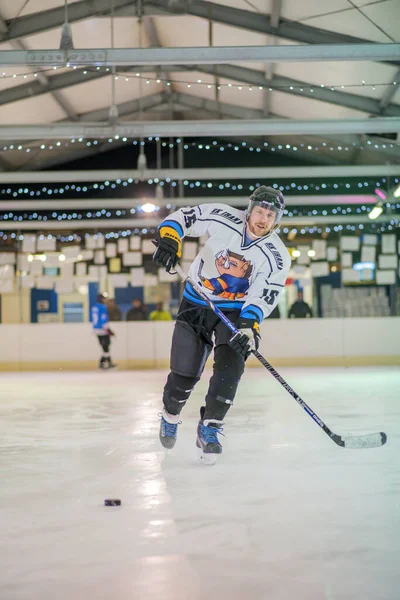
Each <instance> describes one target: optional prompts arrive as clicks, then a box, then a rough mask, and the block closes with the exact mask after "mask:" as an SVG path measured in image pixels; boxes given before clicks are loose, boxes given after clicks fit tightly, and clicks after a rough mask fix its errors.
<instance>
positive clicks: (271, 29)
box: [0, 0, 378, 45]
mask: <svg viewBox="0 0 400 600" xmlns="http://www.w3.org/2000/svg"><path fill="white" fill-rule="evenodd" d="M136 8H137V5H136V3H135V4H134V3H132V0H114V14H115V16H125V15H127V16H137V11H136ZM110 12H111V5H110V1H109V0H81V1H80V2H71V3H69V5H68V20H69V22H70V23H74V22H76V21H80V20H82V19H88V18H92V17H104V16H106V17H109V16H110ZM143 13H144V14H145V15H155V14H165V15H167V14H170V15H182V14H188V15H193V16H196V17H201V18H204V19H207V20H209V18H210V15H211V17H212V19H213V21H214V22H218V23H223V24H225V25H231V26H233V27H238V28H240V29H247V30H249V31H256V32H259V33H264V34H268V35H275V36H277V37H282V38H285V39H289V40H292V41H297V42H300V43H301V44H354V43H369V40H365V39H362V38H356V37H352V36H350V35H345V34H342V33H335V32H333V31H327V30H324V29H318V28H316V27H310V26H309V25H304V24H302V23H297V22H294V21H290V20H288V19H284V18H280V20H279V26H278V27H275V26H274V23H273V21H272V19H271V17H269V16H268V15H260V14H258V13H255V12H253V11H248V10H242V9H238V8H232V7H230V6H225V5H221V4H217V3H214V2H206V1H203V0H196V1H195V2H188V1H187V0H174V1H173V2H172V1H171V0H147V1H146V2H144V3H143ZM64 20H65V13H64V7H61V6H60V7H58V8H55V9H50V10H46V11H42V12H38V13H32V14H29V15H26V16H23V17H18V18H17V19H14V20H9V21H7V23H6V24H7V27H8V31H7V32H3V33H2V34H0V41H3V42H4V41H7V40H10V39H15V38H18V37H24V36H29V35H32V34H34V33H39V32H42V31H48V30H49V29H54V28H56V27H61V25H62V24H63V23H64ZM376 45H378V44H376Z"/></svg>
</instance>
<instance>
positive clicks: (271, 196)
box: [247, 185, 285, 227]
mask: <svg viewBox="0 0 400 600" xmlns="http://www.w3.org/2000/svg"><path fill="white" fill-rule="evenodd" d="M255 206H261V207H262V208H268V209H269V210H272V211H273V212H274V213H275V214H276V218H275V226H274V227H276V226H277V225H278V224H279V221H280V220H281V218H282V215H283V211H284V210H285V199H284V197H283V194H282V192H280V191H279V190H276V189H275V188H271V187H267V186H266V185H260V187H258V188H257V189H256V190H254V192H253V193H252V195H251V196H250V199H249V205H248V207H247V215H248V216H249V215H250V213H251V211H252V210H253V208H254V207H255Z"/></svg>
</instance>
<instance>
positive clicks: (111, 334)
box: [106, 327, 115, 337]
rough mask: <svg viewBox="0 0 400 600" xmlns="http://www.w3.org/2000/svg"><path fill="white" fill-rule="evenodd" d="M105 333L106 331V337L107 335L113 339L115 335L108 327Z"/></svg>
mask: <svg viewBox="0 0 400 600" xmlns="http://www.w3.org/2000/svg"><path fill="white" fill-rule="evenodd" d="M106 331H107V335H109V336H110V337H114V336H115V333H114V332H113V331H112V329H110V328H109V327H107V329H106Z"/></svg>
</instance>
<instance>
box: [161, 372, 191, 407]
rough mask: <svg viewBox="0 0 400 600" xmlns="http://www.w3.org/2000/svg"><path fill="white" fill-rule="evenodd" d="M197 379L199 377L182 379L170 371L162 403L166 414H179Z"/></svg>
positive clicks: (182, 377)
mask: <svg viewBox="0 0 400 600" xmlns="http://www.w3.org/2000/svg"><path fill="white" fill-rule="evenodd" d="M199 379H200V377H184V376H183V375H178V373H174V372H173V371H171V373H170V374H169V375H168V379H167V383H166V384H165V387H164V395H163V403H164V406H165V409H166V410H167V412H169V413H170V414H171V415H178V414H179V413H180V412H181V410H182V408H183V407H184V406H185V404H186V401H187V400H188V398H189V396H190V394H191V392H192V391H193V388H194V386H195V385H196V383H197V382H198V381H199Z"/></svg>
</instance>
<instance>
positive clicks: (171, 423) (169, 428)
mask: <svg viewBox="0 0 400 600" xmlns="http://www.w3.org/2000/svg"><path fill="white" fill-rule="evenodd" d="M160 417H161V420H160V442H161V444H162V445H163V446H164V448H167V450H171V448H173V447H174V446H175V442H176V438H177V436H178V425H180V424H181V423H182V421H181V420H180V417H179V415H171V414H170V413H169V412H167V411H166V410H165V408H163V409H162V412H161V413H160Z"/></svg>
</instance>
